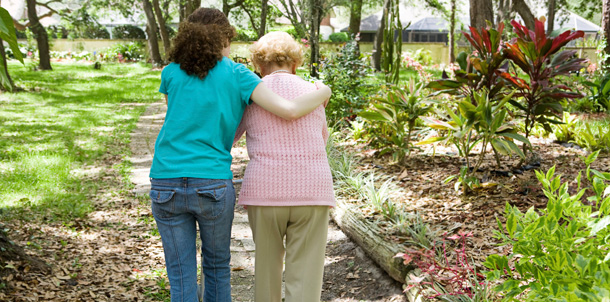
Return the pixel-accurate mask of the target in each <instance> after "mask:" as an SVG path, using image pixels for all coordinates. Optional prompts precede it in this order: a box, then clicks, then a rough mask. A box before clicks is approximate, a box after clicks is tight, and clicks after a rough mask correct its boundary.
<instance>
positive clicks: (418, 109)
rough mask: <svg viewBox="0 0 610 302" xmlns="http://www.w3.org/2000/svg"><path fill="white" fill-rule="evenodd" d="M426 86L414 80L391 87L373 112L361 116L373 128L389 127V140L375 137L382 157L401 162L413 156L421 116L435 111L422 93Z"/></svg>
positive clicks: (363, 112) (371, 110)
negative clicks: (414, 135)
mask: <svg viewBox="0 0 610 302" xmlns="http://www.w3.org/2000/svg"><path fill="white" fill-rule="evenodd" d="M422 88H423V83H417V84H416V83H415V81H414V80H411V81H410V82H409V84H408V85H405V86H404V87H399V86H391V87H389V89H388V91H387V92H386V94H385V96H383V97H379V98H377V101H378V102H377V103H373V104H372V106H371V108H370V109H368V110H365V111H362V112H360V113H359V114H358V115H359V116H361V117H363V118H364V119H366V120H368V122H369V123H370V124H371V126H372V128H378V126H379V125H378V124H380V123H384V124H386V125H388V126H389V128H390V130H391V131H388V133H387V134H388V135H387V136H374V138H373V139H376V140H381V141H382V142H381V145H382V150H381V152H380V153H381V154H385V153H392V157H393V159H394V160H395V161H398V162H402V161H403V160H404V158H405V156H407V155H408V154H410V153H411V149H412V147H413V144H412V143H411V137H412V136H413V131H414V130H415V125H416V122H417V120H418V119H419V118H420V116H423V115H425V114H427V113H428V112H429V111H430V109H431V108H432V106H431V102H429V101H426V95H424V94H423V91H422Z"/></svg>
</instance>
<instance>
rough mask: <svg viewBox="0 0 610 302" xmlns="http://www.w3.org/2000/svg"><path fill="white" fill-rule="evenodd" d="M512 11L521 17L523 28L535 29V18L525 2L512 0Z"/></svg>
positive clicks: (523, 0)
mask: <svg viewBox="0 0 610 302" xmlns="http://www.w3.org/2000/svg"><path fill="white" fill-rule="evenodd" d="M512 1H513V10H514V11H515V12H516V13H518V14H519V16H521V19H523V23H525V27H527V28H529V29H533V28H535V27H536V17H535V16H534V14H533V13H532V10H531V9H530V7H529V6H528V5H527V3H525V0H512Z"/></svg>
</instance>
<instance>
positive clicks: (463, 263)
mask: <svg viewBox="0 0 610 302" xmlns="http://www.w3.org/2000/svg"><path fill="white" fill-rule="evenodd" d="M468 237H472V232H470V233H464V232H462V231H459V232H458V234H455V235H452V236H449V237H446V239H450V240H453V241H456V243H457V247H456V248H455V249H453V253H451V252H450V251H447V243H446V239H445V237H444V236H443V241H442V245H441V246H440V249H439V251H440V253H442V254H441V255H440V256H438V255H437V247H436V246H434V247H433V248H431V249H426V248H422V249H418V250H416V249H409V248H407V250H406V253H399V254H397V255H396V257H400V258H403V259H404V264H405V265H413V266H415V267H416V268H418V269H419V270H420V271H421V274H420V275H419V276H414V275H411V276H410V279H409V280H406V281H407V288H406V289H405V291H408V290H410V289H411V288H418V289H419V291H418V294H420V295H422V296H423V297H424V298H426V299H433V298H438V297H442V296H468V297H469V298H475V296H479V298H484V297H480V296H481V295H487V294H488V293H487V289H488V288H487V282H486V281H485V276H483V275H482V274H480V273H478V272H476V270H475V269H474V268H473V266H472V265H471V264H470V261H469V260H468V255H467V253H466V239H467V238H468ZM439 285H440V286H442V288H441V287H440V286H439Z"/></svg>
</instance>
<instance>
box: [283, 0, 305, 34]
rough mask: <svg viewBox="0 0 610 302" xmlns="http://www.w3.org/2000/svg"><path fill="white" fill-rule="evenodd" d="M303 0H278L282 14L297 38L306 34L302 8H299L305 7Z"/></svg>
mask: <svg viewBox="0 0 610 302" xmlns="http://www.w3.org/2000/svg"><path fill="white" fill-rule="evenodd" d="M303 1H304V0H298V1H296V2H295V1H292V0H278V3H279V4H280V11H281V12H282V15H283V16H284V17H286V18H287V19H288V20H290V23H291V24H292V26H293V27H294V30H295V31H296V33H297V36H298V37H299V38H305V36H306V35H307V24H306V23H305V17H304V15H303V10H302V9H299V8H300V7H305V4H304V3H303Z"/></svg>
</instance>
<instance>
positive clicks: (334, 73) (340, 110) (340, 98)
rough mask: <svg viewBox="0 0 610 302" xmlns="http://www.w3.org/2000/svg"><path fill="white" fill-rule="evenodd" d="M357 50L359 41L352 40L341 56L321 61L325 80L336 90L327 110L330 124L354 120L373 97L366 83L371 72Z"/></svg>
mask: <svg viewBox="0 0 610 302" xmlns="http://www.w3.org/2000/svg"><path fill="white" fill-rule="evenodd" d="M356 47H357V44H356V41H349V42H347V43H346V44H345V45H344V46H343V48H342V49H341V51H340V53H339V54H337V55H335V56H331V57H329V58H326V59H324V60H322V64H321V69H320V70H321V74H322V78H323V79H324V81H325V83H326V84H327V85H328V86H329V87H330V88H331V89H332V90H333V95H332V96H331V98H330V102H329V103H328V106H327V107H326V114H327V116H328V119H329V121H330V124H331V125H333V124H336V123H339V122H342V121H344V120H345V119H350V120H351V119H353V118H354V117H355V116H356V115H357V114H358V112H360V111H362V109H364V108H365V107H366V106H367V105H368V96H369V95H370V94H372V90H373V87H372V86H370V85H367V84H366V82H367V81H366V77H367V75H368V74H369V73H370V70H371V69H370V67H369V66H368V65H367V64H366V62H365V61H364V60H363V57H362V56H361V55H360V53H359V52H357V51H356V50H357V48H356Z"/></svg>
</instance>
